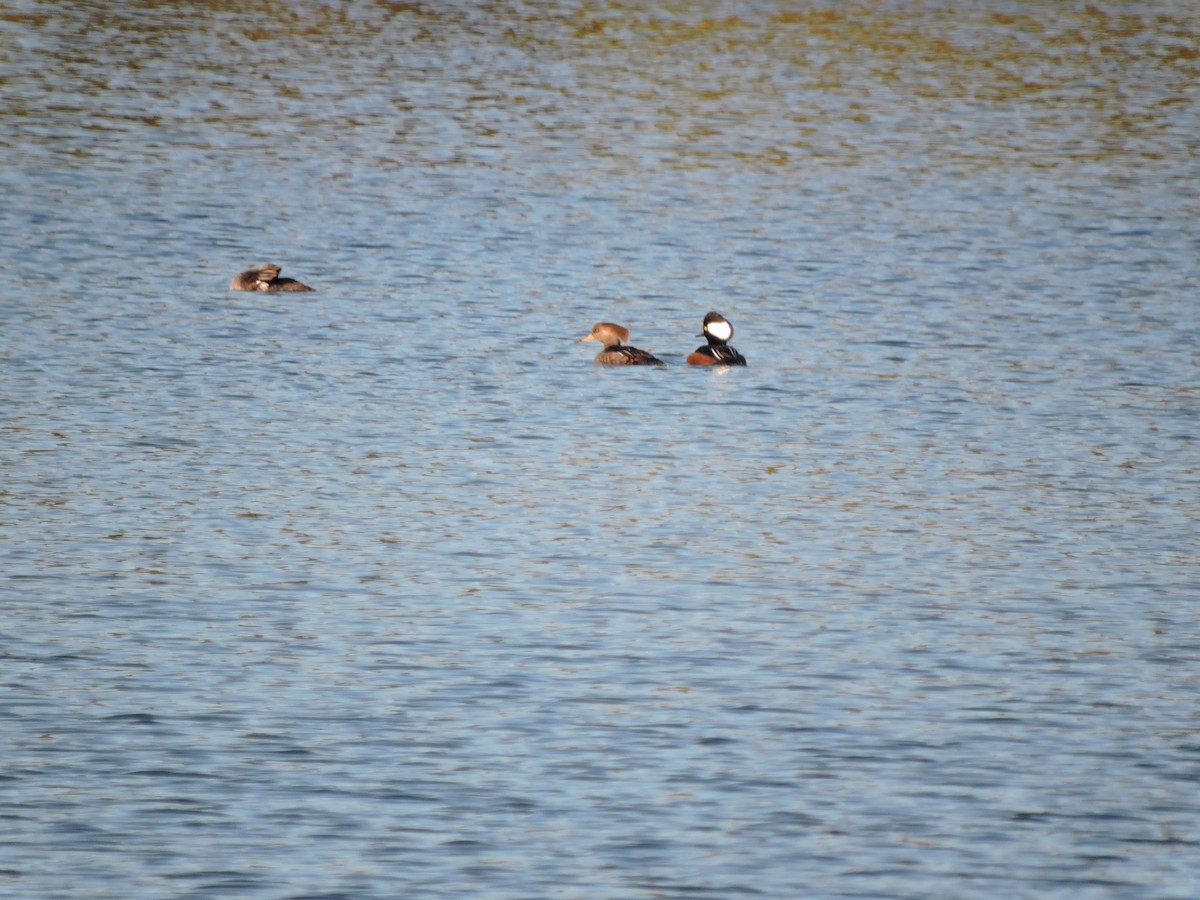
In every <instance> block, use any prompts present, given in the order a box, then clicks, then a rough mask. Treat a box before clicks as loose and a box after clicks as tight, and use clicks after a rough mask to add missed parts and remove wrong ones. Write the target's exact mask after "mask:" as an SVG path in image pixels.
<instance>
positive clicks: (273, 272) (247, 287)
mask: <svg viewBox="0 0 1200 900" xmlns="http://www.w3.org/2000/svg"><path fill="white" fill-rule="evenodd" d="M279 271H280V270H279V266H273V265H271V264H270V263H260V264H259V265H257V266H255V267H254V268H253V269H247V270H246V271H245V272H241V273H239V274H237V275H235V276H234V277H233V281H231V282H230V283H229V289H230V290H231V291H311V290H312V288H310V287H309V286H308V285H306V284H301V283H300V282H298V281H297V280H296V279H295V278H280V277H279Z"/></svg>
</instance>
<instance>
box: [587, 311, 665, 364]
mask: <svg viewBox="0 0 1200 900" xmlns="http://www.w3.org/2000/svg"><path fill="white" fill-rule="evenodd" d="M579 340H580V342H582V341H599V342H600V343H601V345H602V346H603V347H604V349H603V350H601V351H600V352H599V353H597V354H596V362H598V363H604V364H605V365H608V366H665V365H666V363H665V362H663V361H662V360H661V359H659V358H658V357H657V356H654V355H653V354H650V353H647V352H646V351H645V350H639V349H638V348H637V347H630V346H629V343H628V342H629V329H628V328H626V327H625V326H624V325H616V324H614V323H612V322H597V323H596V324H595V325H593V326H592V330H591V331H590V332H589V333H587V334H585V335H584V336H583V337H581V338H580V339H579Z"/></svg>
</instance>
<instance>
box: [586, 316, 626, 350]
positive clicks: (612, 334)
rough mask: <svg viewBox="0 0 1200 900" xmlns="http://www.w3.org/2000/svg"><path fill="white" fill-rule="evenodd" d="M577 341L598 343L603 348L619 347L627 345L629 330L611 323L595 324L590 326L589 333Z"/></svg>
mask: <svg viewBox="0 0 1200 900" xmlns="http://www.w3.org/2000/svg"><path fill="white" fill-rule="evenodd" d="M579 340H580V341H599V342H600V343H601V345H603V346H604V347H605V348H608V347H620V346H622V345H624V344H628V343H629V329H628V328H626V327H625V326H623V325H615V324H613V323H612V322H597V323H596V324H595V325H593V326H592V330H591V332H590V333H589V334H586V335H584V336H583V337H581V338H580V339H579Z"/></svg>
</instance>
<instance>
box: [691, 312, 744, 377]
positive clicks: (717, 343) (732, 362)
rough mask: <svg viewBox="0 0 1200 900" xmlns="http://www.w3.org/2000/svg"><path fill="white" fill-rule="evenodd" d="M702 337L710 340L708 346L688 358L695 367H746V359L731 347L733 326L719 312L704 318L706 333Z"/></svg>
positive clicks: (699, 348)
mask: <svg viewBox="0 0 1200 900" xmlns="http://www.w3.org/2000/svg"><path fill="white" fill-rule="evenodd" d="M700 337H703V338H708V345H707V346H705V347H697V348H696V349H695V350H693V351H692V352H691V353H690V354H689V355H688V358H687V361H688V363H690V364H691V365H693V366H744V365H745V364H746V357H744V356H742V354H740V353H738V352H737V351H736V350H734V349H733V348H732V347H730V346H729V343H728V341H729V339H730V338H731V337H733V326H732V325H730V324H729V321H728V320H727V319H726V318H725V317H724V316H723V315H721V314H720V313H718V312H710V313H709V314H708V315H707V316H705V317H704V331H703V332H701V333H700Z"/></svg>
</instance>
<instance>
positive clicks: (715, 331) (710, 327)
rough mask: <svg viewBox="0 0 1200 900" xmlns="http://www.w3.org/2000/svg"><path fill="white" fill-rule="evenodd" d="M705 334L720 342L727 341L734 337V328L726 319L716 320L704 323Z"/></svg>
mask: <svg viewBox="0 0 1200 900" xmlns="http://www.w3.org/2000/svg"><path fill="white" fill-rule="evenodd" d="M704 333H705V334H706V335H709V336H710V337H715V338H716V339H717V340H718V341H727V340H729V339H730V338H731V337H733V326H732V325H730V324H729V323H728V322H726V321H725V320H724V319H714V320H713V321H711V322H705V323H704Z"/></svg>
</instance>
